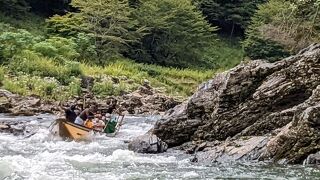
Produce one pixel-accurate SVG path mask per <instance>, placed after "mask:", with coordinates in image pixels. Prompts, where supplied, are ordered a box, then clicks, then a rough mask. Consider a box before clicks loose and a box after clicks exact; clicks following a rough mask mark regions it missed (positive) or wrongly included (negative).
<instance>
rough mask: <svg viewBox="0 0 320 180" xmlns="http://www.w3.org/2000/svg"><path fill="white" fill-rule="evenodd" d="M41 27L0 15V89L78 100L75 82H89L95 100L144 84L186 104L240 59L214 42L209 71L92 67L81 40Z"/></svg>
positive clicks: (236, 48)
mask: <svg viewBox="0 0 320 180" xmlns="http://www.w3.org/2000/svg"><path fill="white" fill-rule="evenodd" d="M44 21H45V19H44V18H41V17H39V16H36V15H33V14H28V15H26V16H22V17H19V18H10V17H6V16H4V15H2V14H1V13H0V27H1V30H0V64H2V65H1V66H0V82H1V83H0V85H1V87H0V88H4V89H7V90H9V91H11V92H13V93H18V94H21V95H38V96H41V97H43V98H45V99H52V100H66V99H68V98H70V97H72V96H77V95H80V93H81V87H80V84H81V77H83V76H91V77H94V79H95V83H94V86H93V88H92V91H93V93H94V94H95V95H97V96H110V95H120V94H123V93H129V92H132V91H134V90H136V89H137V88H138V87H139V86H140V85H141V84H142V83H143V82H144V81H145V80H147V81H149V82H150V84H151V85H152V86H153V87H156V88H159V90H162V91H163V92H164V93H166V94H168V95H171V96H175V97H180V98H186V97H188V96H190V95H191V94H192V93H193V92H194V91H195V90H196V88H197V86H198V85H199V84H200V83H202V82H203V81H205V80H207V79H209V78H211V77H212V76H213V75H214V74H215V73H216V72H219V71H223V70H226V69H228V68H231V67H233V66H235V65H236V64H238V63H239V62H240V61H241V60H242V57H243V52H242V49H241V48H240V45H239V43H238V42H234V41H229V40H226V39H220V40H219V41H218V42H219V44H218V45H217V46H215V47H214V48H212V49H209V50H208V53H207V57H206V59H207V61H208V62H210V63H212V64H213V67H214V68H210V69H199V67H190V68H187V69H178V68H170V67H162V66H158V65H150V64H141V63H136V62H134V61H132V60H130V59H126V58H123V57H118V58H115V59H114V60H112V61H108V62H107V63H105V65H97V64H95V63H94V60H93V59H90V53H91V52H90V51H89V50H90V47H89V46H87V45H88V44H86V43H87V39H86V37H75V38H64V37H59V36H51V35H49V34H46V29H45V25H46V24H45V22H44ZM35 27H36V28H35ZM85 53H87V54H86V56H85V58H84V54H85ZM88 58H89V59H88Z"/></svg>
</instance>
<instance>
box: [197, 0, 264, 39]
mask: <svg viewBox="0 0 320 180" xmlns="http://www.w3.org/2000/svg"><path fill="white" fill-rule="evenodd" d="M194 1H195V3H196V4H197V5H198V7H199V9H200V10H201V11H202V12H203V14H204V15H205V16H206V19H207V20H208V21H209V22H210V23H211V24H213V25H215V26H218V27H219V28H220V29H221V31H222V32H225V33H229V34H230V36H233V34H234V33H238V34H240V35H241V34H243V32H244V30H245V29H246V28H247V26H248V25H249V23H250V20H251V17H252V15H253V14H254V13H255V11H256V10H257V6H258V5H259V4H262V3H264V2H266V0H194Z"/></svg>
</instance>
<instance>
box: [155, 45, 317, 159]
mask: <svg viewBox="0 0 320 180" xmlns="http://www.w3.org/2000/svg"><path fill="white" fill-rule="evenodd" d="M153 133H154V134H155V135H157V136H158V137H159V138H160V139H162V140H163V141H165V142H166V143H167V144H168V145H169V146H170V147H174V146H180V145H181V146H180V147H181V148H184V149H187V150H188V151H189V152H195V151H201V152H200V153H199V154H202V156H199V158H200V159H201V158H203V159H206V158H207V157H209V158H210V159H211V160H213V161H219V160H222V161H223V160H225V159H232V160H237V159H247V160H273V161H277V162H283V163H301V162H302V161H303V160H304V159H306V158H307V156H308V155H310V154H312V153H316V152H318V151H319V150H320V45H319V44H314V45H311V46H310V47H308V48H306V49H304V50H303V51H301V52H300V53H299V54H297V55H295V56H292V57H289V58H286V59H283V60H281V61H278V62H276V63H268V62H265V61H262V60H256V61H251V62H248V63H243V64H240V65H238V66H237V67H235V68H233V69H231V70H230V71H228V72H224V73H221V74H218V75H216V76H215V77H214V78H213V79H212V80H209V81H208V82H206V83H204V84H202V85H201V86H200V87H199V89H198V91H197V92H196V93H195V94H194V95H193V96H192V97H190V98H189V100H187V101H186V102H184V103H182V104H181V105H179V106H176V107H175V108H174V109H171V110H169V111H168V112H167V113H166V114H165V116H164V117H163V118H162V119H161V120H159V121H158V122H157V123H156V125H155V126H154V129H153Z"/></svg>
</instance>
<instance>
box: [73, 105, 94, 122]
mask: <svg viewBox="0 0 320 180" xmlns="http://www.w3.org/2000/svg"><path fill="white" fill-rule="evenodd" d="M95 111H96V107H95V106H94V105H92V106H90V108H86V109H84V110H83V111H82V112H81V113H80V114H79V116H77V118H76V119H75V121H74V123H75V124H79V125H82V126H83V125H84V122H85V121H86V120H87V119H89V117H90V116H93V115H94V112H95Z"/></svg>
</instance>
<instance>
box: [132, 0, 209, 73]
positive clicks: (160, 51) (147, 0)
mask: <svg viewBox="0 0 320 180" xmlns="http://www.w3.org/2000/svg"><path fill="white" fill-rule="evenodd" d="M134 18H135V19H137V21H138V22H139V25H140V26H142V27H146V28H147V29H148V30H147V34H145V35H144V36H143V38H142V39H141V42H140V43H139V44H135V45H134V48H133V50H132V51H131V52H130V54H129V57H131V58H133V59H135V60H136V61H139V62H144V63H154V64H160V65H164V66H176V67H187V66H189V65H190V64H193V65H195V64H197V65H199V64H201V63H200V62H201V60H202V57H203V55H204V52H205V50H206V49H207V48H208V47H210V46H211V45H212V44H213V42H214V35H213V32H214V31H215V28H213V27H211V26H210V25H209V24H208V23H207V22H206V20H205V19H204V17H203V16H202V14H201V13H200V12H199V11H198V10H197V8H196V7H195V6H194V5H193V4H192V3H191V1H190V0H176V1H172V0H144V1H141V4H140V5H139V7H138V8H137V9H136V10H135V13H134ZM202 63H205V62H202Z"/></svg>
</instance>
